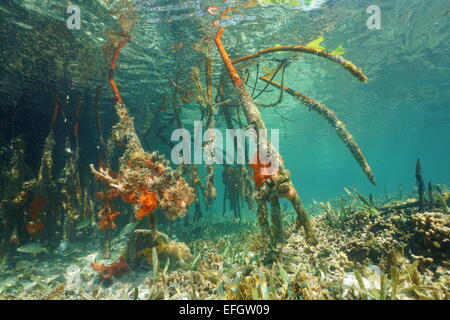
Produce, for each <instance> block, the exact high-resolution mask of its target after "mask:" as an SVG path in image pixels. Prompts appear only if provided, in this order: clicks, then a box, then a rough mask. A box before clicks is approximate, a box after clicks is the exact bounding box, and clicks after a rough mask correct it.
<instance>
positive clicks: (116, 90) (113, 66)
mask: <svg viewBox="0 0 450 320" xmlns="http://www.w3.org/2000/svg"><path fill="white" fill-rule="evenodd" d="M130 40H131V36H130V35H129V34H125V38H124V40H122V41H120V42H119V44H118V45H117V47H116V48H115V50H114V56H113V58H112V61H111V69H110V71H109V76H108V81H109V84H110V86H111V89H112V91H113V93H114V96H115V97H116V101H117V102H118V103H119V104H123V100H122V96H121V95H120V92H119V88H117V85H116V82H115V81H114V79H113V77H114V70H115V69H116V62H117V60H119V55H120V50H122V48H123V47H124V46H125V45H126V44H127V43H128V42H129V41H130Z"/></svg>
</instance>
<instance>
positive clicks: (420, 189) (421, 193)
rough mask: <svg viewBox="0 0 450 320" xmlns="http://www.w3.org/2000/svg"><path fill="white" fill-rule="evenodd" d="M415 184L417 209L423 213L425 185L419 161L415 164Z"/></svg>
mask: <svg viewBox="0 0 450 320" xmlns="http://www.w3.org/2000/svg"><path fill="white" fill-rule="evenodd" d="M416 184H417V195H418V196H419V208H420V212H424V208H425V184H424V182H423V178H422V166H421V164H420V159H417V162H416Z"/></svg>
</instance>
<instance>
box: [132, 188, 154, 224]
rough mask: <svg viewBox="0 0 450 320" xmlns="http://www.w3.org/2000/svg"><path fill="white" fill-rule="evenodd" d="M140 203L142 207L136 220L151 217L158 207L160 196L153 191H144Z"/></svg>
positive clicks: (137, 213)
mask: <svg viewBox="0 0 450 320" xmlns="http://www.w3.org/2000/svg"><path fill="white" fill-rule="evenodd" d="M138 203H140V204H141V206H140V207H139V210H138V211H137V212H136V218H138V219H139V220H142V219H143V218H144V217H145V216H149V215H151V213H152V212H153V210H155V209H156V208H157V207H158V196H157V195H156V193H154V192H152V191H148V190H144V191H142V193H141V195H140V197H139V200H138Z"/></svg>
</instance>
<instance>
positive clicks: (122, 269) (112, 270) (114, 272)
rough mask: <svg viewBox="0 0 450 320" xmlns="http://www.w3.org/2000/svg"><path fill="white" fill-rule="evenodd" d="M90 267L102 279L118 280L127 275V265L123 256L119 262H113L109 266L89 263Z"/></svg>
mask: <svg viewBox="0 0 450 320" xmlns="http://www.w3.org/2000/svg"><path fill="white" fill-rule="evenodd" d="M91 267H92V269H94V270H95V271H97V272H98V274H99V276H100V277H102V278H103V279H111V278H113V277H114V278H120V277H121V276H123V275H124V274H126V273H128V264H127V263H126V262H125V259H124V257H123V256H121V257H120V261H119V262H113V263H112V264H111V265H110V266H105V265H104V264H100V263H95V262H91Z"/></svg>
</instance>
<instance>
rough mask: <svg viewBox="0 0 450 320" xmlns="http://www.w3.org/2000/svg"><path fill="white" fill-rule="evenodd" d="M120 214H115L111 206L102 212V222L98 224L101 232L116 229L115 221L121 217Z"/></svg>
mask: <svg viewBox="0 0 450 320" xmlns="http://www.w3.org/2000/svg"><path fill="white" fill-rule="evenodd" d="M119 214H120V213H119V212H113V211H112V209H111V207H110V206H109V205H105V207H104V208H103V209H102V210H101V211H100V213H99V216H100V221H99V222H98V228H99V229H100V230H103V231H104V230H108V229H114V228H115V227H116V223H115V220H116V218H117V217H118V216H119Z"/></svg>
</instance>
